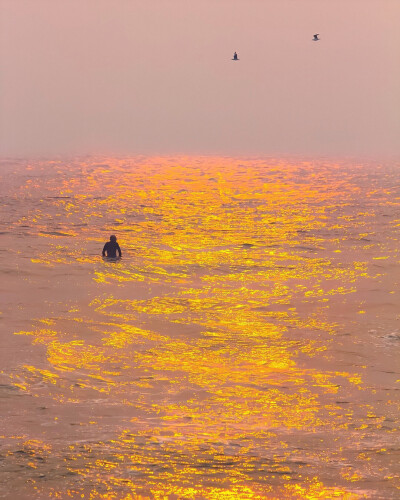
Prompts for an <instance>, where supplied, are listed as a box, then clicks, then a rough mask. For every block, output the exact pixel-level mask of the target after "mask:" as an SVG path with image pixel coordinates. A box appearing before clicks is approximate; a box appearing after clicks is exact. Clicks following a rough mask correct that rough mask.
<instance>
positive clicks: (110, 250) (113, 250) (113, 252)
mask: <svg viewBox="0 0 400 500" xmlns="http://www.w3.org/2000/svg"><path fill="white" fill-rule="evenodd" d="M117 252H118V255H119V257H121V255H122V254H121V249H120V247H119V245H118V243H117V237H116V236H114V235H111V236H110V241H107V243H106V244H105V245H104V248H103V254H102V255H103V257H105V255H106V254H107V257H111V258H115V257H116V256H117Z"/></svg>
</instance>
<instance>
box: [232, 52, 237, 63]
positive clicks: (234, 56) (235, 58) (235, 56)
mask: <svg viewBox="0 0 400 500" xmlns="http://www.w3.org/2000/svg"><path fill="white" fill-rule="evenodd" d="M237 58H238V56H237V54H236V52H235V53H234V54H233V59H234V61H237Z"/></svg>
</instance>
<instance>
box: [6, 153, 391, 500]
mask: <svg viewBox="0 0 400 500" xmlns="http://www.w3.org/2000/svg"><path fill="white" fill-rule="evenodd" d="M0 177H1V184H0V197H1V206H0V224H1V225H0V237H1V246H0V252H1V254H0V255H1V261H0V277H1V280H0V298H1V306H0V307H1V309H0V330H1V337H0V338H1V348H0V402H1V414H2V420H1V429H0V435H1V449H0V467H1V469H0V470H1V477H2V480H3V481H2V482H0V497H1V498H7V499H17V500H19V499H42V498H43V499H48V498H57V499H64V498H84V499H97V498H98V499H114V498H115V499H153V498H154V499H168V500H173V499H223V500H227V499H264V498H266V499H286V498H288V499H290V498H293V499H297V498H298V499H300V498H301V499H302V498H307V499H314V498H324V499H330V498H344V499H358V498H374V499H381V498H382V499H395V498H399V497H400V480H399V463H400V454H399V449H400V445H399V401H400V400H399V389H400V368H399V351H400V307H399V304H400V300H399V294H400V292H399V281H400V257H399V239H400V236H399V235H400V211H399V208H400V165H399V164H395V163H386V164H383V163H382V164H380V163H377V162H375V163H372V162H371V163H367V162H363V163H362V162H360V163H357V162H354V161H353V162H340V163H335V162H331V161H323V160H319V161H305V160H304V161H298V160H283V159H273V158H270V159H245V158H241V159H238V158H225V157H217V158H213V157H208V158H202V157H177V158H172V157H169V158H162V157H160V158H156V157H152V158H145V157H137V158H80V159H74V160H69V161H67V160H57V161H38V160H37V161H32V162H29V161H24V160H3V161H2V162H1V165H0ZM110 234H116V235H117V238H118V241H119V243H120V245H121V248H122V252H123V256H122V259H121V260H119V261H109V260H103V259H102V257H101V250H102V248H103V245H104V243H105V242H106V241H107V240H108V239H109V236H110Z"/></svg>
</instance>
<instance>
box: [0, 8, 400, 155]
mask: <svg viewBox="0 0 400 500" xmlns="http://www.w3.org/2000/svg"><path fill="white" fill-rule="evenodd" d="M399 19H400V2H399V0H230V1H225V0H201V1H192V0H145V1H144V0H139V1H138V0H0V32H1V34H0V61H1V75H0V88H1V95H0V138H1V139H0V141H1V142H0V155H2V156H5V155H22V156H29V155H38V154H39V155H54V154H75V153H93V154H97V153H107V154H136V153H146V154H156V153H157V154H159V153H165V154H169V153H192V154H198V153H199V154H215V153H217V154H218V153H219V154H229V155H235V154H250V155H252V154H266V155H269V154H304V155H334V156H340V155H360V156H363V157H365V156H367V157H368V156H374V157H382V158H383V157H390V156H398V155H399V152H400V147H399V143H400V141H399V137H400V100H399V93H400V63H399V61H400V57H399V56H400V29H399V23H398V20H399ZM314 33H320V38H321V40H320V41H319V42H313V41H312V35H313V34H314ZM235 50H236V51H237V52H238V54H239V57H240V61H239V62H233V61H231V60H230V58H231V57H232V54H233V52H234V51H235Z"/></svg>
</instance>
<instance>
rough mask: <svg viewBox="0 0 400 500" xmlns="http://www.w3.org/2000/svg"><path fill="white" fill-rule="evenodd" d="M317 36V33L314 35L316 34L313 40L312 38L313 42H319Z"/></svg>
mask: <svg viewBox="0 0 400 500" xmlns="http://www.w3.org/2000/svg"><path fill="white" fill-rule="evenodd" d="M318 35H319V33H316V34H315V35H314V38H313V40H314V42H316V41H317V40H319V38H318Z"/></svg>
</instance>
